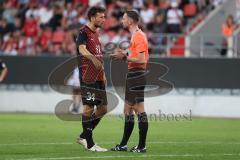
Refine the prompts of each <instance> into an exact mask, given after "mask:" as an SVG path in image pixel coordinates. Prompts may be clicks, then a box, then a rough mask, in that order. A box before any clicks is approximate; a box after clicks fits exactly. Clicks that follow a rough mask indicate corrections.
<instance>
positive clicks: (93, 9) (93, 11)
mask: <svg viewBox="0 0 240 160" xmlns="http://www.w3.org/2000/svg"><path fill="white" fill-rule="evenodd" d="M105 11H106V9H105V8H103V7H100V6H93V7H91V8H90V9H89V10H88V19H89V20H91V18H92V17H95V16H96V15H97V13H104V12H105Z"/></svg>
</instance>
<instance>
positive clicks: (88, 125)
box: [80, 115, 94, 148]
mask: <svg viewBox="0 0 240 160" xmlns="http://www.w3.org/2000/svg"><path fill="white" fill-rule="evenodd" d="M82 127H83V133H82V134H83V135H84V138H85V139H86V141H87V147H88V148H91V147H92V146H94V142H93V138H92V130H93V125H92V118H91V116H90V117H89V116H85V115H82ZM80 137H81V136H80Z"/></svg>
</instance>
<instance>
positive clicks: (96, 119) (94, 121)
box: [92, 113, 101, 129]
mask: <svg viewBox="0 0 240 160" xmlns="http://www.w3.org/2000/svg"><path fill="white" fill-rule="evenodd" d="M100 121H101V118H99V117H97V116H96V114H95V113H93V115H92V125H93V129H94V128H96V126H97V125H98V123H99V122H100Z"/></svg>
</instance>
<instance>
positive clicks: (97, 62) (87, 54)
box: [78, 44, 103, 69]
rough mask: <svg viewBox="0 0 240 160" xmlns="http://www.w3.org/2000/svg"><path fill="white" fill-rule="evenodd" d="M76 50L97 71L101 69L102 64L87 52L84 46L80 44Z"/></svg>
mask: <svg viewBox="0 0 240 160" xmlns="http://www.w3.org/2000/svg"><path fill="white" fill-rule="evenodd" d="M78 49H79V51H80V53H81V54H82V56H84V57H85V58H87V59H88V60H91V61H92V63H93V64H94V66H95V67H96V68H97V69H103V65H102V63H101V62H100V61H99V60H98V59H97V58H96V57H95V56H93V55H92V54H91V53H90V52H89V51H88V50H87V48H86V45H84V44H81V45H79V47H78Z"/></svg>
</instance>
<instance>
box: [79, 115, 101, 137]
mask: <svg viewBox="0 0 240 160" xmlns="http://www.w3.org/2000/svg"><path fill="white" fill-rule="evenodd" d="M91 121H92V128H93V129H94V128H96V126H97V125H98V123H99V122H100V121H101V118H97V117H96V114H95V113H93V115H92V117H91ZM79 137H80V138H84V139H85V133H84V131H83V132H82V133H81V134H80V136H79Z"/></svg>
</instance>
